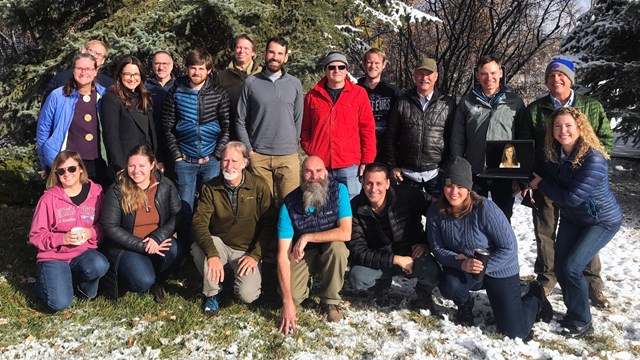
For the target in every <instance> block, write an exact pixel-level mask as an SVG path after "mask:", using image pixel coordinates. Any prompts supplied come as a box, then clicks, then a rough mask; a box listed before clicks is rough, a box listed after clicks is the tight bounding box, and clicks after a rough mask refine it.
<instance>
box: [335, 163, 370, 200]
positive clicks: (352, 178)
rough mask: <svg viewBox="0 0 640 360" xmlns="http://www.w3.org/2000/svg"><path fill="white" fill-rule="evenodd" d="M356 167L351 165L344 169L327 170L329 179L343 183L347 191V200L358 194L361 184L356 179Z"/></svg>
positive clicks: (357, 167)
mask: <svg viewBox="0 0 640 360" xmlns="http://www.w3.org/2000/svg"><path fill="white" fill-rule="evenodd" d="M359 168H360V167H359V166H358V165H351V166H349V167H346V168H340V169H332V170H329V179H331V180H336V181H338V182H341V183H343V184H344V185H345V186H346V187H347V190H348V191H349V199H353V198H354V197H355V196H356V195H358V194H360V190H362V184H361V183H360V179H359V178H358V169H359Z"/></svg>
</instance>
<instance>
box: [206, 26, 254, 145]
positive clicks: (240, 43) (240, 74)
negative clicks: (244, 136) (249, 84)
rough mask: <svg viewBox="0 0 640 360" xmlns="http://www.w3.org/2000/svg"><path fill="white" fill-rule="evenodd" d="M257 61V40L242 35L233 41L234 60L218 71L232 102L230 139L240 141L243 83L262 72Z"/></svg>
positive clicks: (218, 75)
mask: <svg viewBox="0 0 640 360" xmlns="http://www.w3.org/2000/svg"><path fill="white" fill-rule="evenodd" d="M255 59H256V40H255V39H254V38H253V36H252V35H251V34H240V35H238V36H236V37H235V38H234V39H233V58H232V59H231V61H230V62H229V65H227V68H226V69H224V70H220V71H218V73H217V74H216V78H217V80H218V85H220V87H222V88H223V89H225V90H227V94H228V95H229V101H230V102H231V111H230V116H231V126H229V139H230V140H238V134H237V133H236V118H237V117H238V99H239V98H240V89H242V83H244V81H245V80H246V79H247V77H249V76H251V75H255V74H257V73H259V72H261V71H262V66H260V64H259V63H258V62H256V61H255Z"/></svg>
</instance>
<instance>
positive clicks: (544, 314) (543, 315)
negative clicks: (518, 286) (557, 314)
mask: <svg viewBox="0 0 640 360" xmlns="http://www.w3.org/2000/svg"><path fill="white" fill-rule="evenodd" d="M529 294H531V295H533V296H535V297H536V298H537V299H538V302H539V303H540V308H539V309H538V314H537V315H536V321H543V322H546V323H549V322H550V321H551V319H553V307H552V306H551V303H550V302H549V300H548V299H547V296H546V291H545V289H544V288H543V287H542V284H540V283H539V282H538V280H533V281H532V282H530V283H529Z"/></svg>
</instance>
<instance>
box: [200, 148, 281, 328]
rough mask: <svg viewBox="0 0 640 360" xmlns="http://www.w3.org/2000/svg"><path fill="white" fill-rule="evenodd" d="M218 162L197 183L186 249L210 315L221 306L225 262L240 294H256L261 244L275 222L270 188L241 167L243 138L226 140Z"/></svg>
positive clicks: (246, 299) (246, 160) (245, 156)
mask: <svg viewBox="0 0 640 360" xmlns="http://www.w3.org/2000/svg"><path fill="white" fill-rule="evenodd" d="M220 163H221V168H222V173H221V174H220V175H219V176H217V177H215V178H213V179H211V180H210V181H209V182H207V183H206V184H205V185H204V186H203V187H202V191H201V192H200V197H199V198H198V204H197V207H196V212H195V213H194V214H193V235H194V243H193V245H192V246H191V254H192V255H193V259H194V261H195V263H196V266H197V267H198V271H199V272H200V274H202V276H203V279H204V281H203V291H202V292H203V294H204V296H205V299H204V302H203V304H202V311H203V312H204V313H205V314H207V315H210V316H211V315H214V314H215V313H216V312H217V311H218V309H219V307H220V296H219V293H220V291H221V290H222V286H221V284H222V282H223V281H224V277H225V267H228V268H230V270H232V271H233V275H234V277H235V282H234V285H233V289H234V293H235V294H236V296H238V298H240V300H242V301H243V302H245V303H251V302H253V301H254V300H256V299H257V298H258V297H259V296H260V291H261V281H262V277H261V275H260V257H261V251H260V249H261V245H263V244H265V243H266V242H268V241H272V240H273V238H274V236H275V234H274V231H275V223H276V219H275V215H276V213H275V208H274V206H273V200H272V196H271V190H270V189H269V187H268V186H267V184H266V182H265V181H264V180H263V179H262V178H261V177H259V176H256V175H253V174H251V173H250V172H248V171H246V170H245V168H246V166H247V164H248V163H249V153H248V151H247V148H246V147H245V146H244V144H243V143H241V142H239V141H231V142H229V143H228V144H227V146H226V147H225V148H224V151H223V153H222V160H221V161H220Z"/></svg>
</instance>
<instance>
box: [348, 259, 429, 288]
mask: <svg viewBox="0 0 640 360" xmlns="http://www.w3.org/2000/svg"><path fill="white" fill-rule="evenodd" d="M397 275H404V276H406V277H407V278H409V279H413V278H417V279H418V283H417V284H416V289H418V288H421V290H424V291H425V292H427V293H430V292H431V291H432V290H433V288H435V287H436V286H437V285H438V279H439V278H440V266H439V265H438V263H437V262H436V259H434V258H433V256H431V255H427V256H422V257H419V258H417V259H415V260H414V263H413V272H412V273H411V274H405V273H404V272H403V271H402V268H400V266H397V265H394V266H392V267H390V268H385V269H372V268H369V267H366V266H361V265H355V266H352V267H351V270H350V271H349V281H350V282H351V286H353V288H354V289H356V290H369V289H371V290H373V291H378V290H383V288H386V287H389V285H391V279H392V278H393V277H394V276H397Z"/></svg>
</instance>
